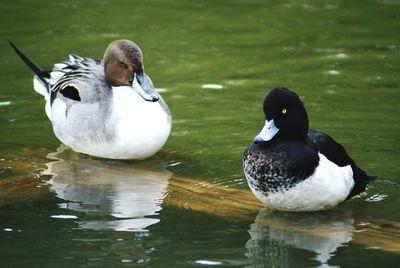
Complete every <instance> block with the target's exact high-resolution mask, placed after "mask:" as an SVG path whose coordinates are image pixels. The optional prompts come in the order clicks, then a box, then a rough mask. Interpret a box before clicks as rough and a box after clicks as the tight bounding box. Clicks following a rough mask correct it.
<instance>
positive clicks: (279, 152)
mask: <svg viewBox="0 0 400 268" xmlns="http://www.w3.org/2000/svg"><path fill="white" fill-rule="evenodd" d="M263 109H264V114H265V125H264V127H263V129H262V130H261V132H260V133H259V134H258V135H257V136H256V137H255V139H254V141H253V142H252V143H251V144H250V145H249V147H248V148H247V149H246V151H245V153H244V157H243V169H244V174H245V176H246V178H247V182H248V184H249V187H250V189H251V190H252V192H253V193H254V195H255V196H256V197H257V198H258V199H259V200H260V201H261V202H263V203H265V204H266V205H267V206H269V207H270V208H272V209H276V210H283V211H318V210H325V209H329V208H332V207H334V206H336V205H338V204H339V203H340V202H343V201H345V200H347V199H349V198H351V197H352V196H354V195H357V194H359V193H361V192H363V191H364V190H365V187H366V185H367V184H368V183H369V182H370V181H371V180H372V179H373V178H374V177H372V176H368V175H367V174H366V173H365V172H364V171H363V170H362V169H360V168H359V167H357V165H356V164H355V163H354V161H353V160H352V159H351V158H350V156H349V155H348V154H347V152H346V150H345V149H344V147H343V146H342V145H340V144H339V143H337V142H336V141H335V140H333V139H332V138H331V137H330V136H328V135H326V134H324V133H321V132H318V131H314V130H309V129H308V116H307V112H306V109H305V108H304V105H303V103H302V101H301V100H300V98H299V97H298V96H297V95H296V93H294V92H292V91H290V90H289V89H287V88H274V89H272V90H271V91H270V92H269V93H268V95H267V96H266V97H265V100H264V104H263Z"/></svg>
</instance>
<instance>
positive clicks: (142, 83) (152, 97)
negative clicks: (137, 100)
mask: <svg viewBox="0 0 400 268" xmlns="http://www.w3.org/2000/svg"><path fill="white" fill-rule="evenodd" d="M132 87H133V89H135V90H136V91H137V93H139V95H140V96H141V97H142V98H143V99H144V100H145V101H152V102H155V101H158V100H159V97H158V95H157V94H156V92H155V91H154V88H153V86H152V85H151V83H150V82H149V81H146V80H145V77H144V74H137V73H135V74H134V75H133V81H132Z"/></svg>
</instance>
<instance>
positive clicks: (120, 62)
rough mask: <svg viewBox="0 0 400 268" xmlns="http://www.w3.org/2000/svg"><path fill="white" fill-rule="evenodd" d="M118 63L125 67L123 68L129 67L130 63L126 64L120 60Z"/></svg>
mask: <svg viewBox="0 0 400 268" xmlns="http://www.w3.org/2000/svg"><path fill="white" fill-rule="evenodd" d="M118 64H119V65H120V66H121V67H123V68H125V69H128V65H126V64H125V63H123V62H122V61H119V62H118Z"/></svg>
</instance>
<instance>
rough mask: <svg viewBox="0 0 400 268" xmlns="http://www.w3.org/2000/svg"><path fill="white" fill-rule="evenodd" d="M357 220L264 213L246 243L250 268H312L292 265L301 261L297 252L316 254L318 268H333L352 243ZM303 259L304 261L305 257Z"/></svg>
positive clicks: (340, 216)
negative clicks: (333, 261) (338, 253)
mask: <svg viewBox="0 0 400 268" xmlns="http://www.w3.org/2000/svg"><path fill="white" fill-rule="evenodd" d="M353 232H354V219H353V217H352V216H351V215H348V214H334V213H333V212H322V213H321V212H318V213H284V212H277V211H270V210H267V209H263V210H261V211H260V212H259V214H258V215H257V217H256V219H255V221H254V223H253V224H251V225H250V230H249V233H250V240H249V241H248V242H247V243H246V249H247V253H246V255H247V257H248V258H250V259H251V260H252V263H253V264H254V265H250V266H249V267H258V265H259V264H263V265H266V266H263V267H292V266H300V267H301V266H310V265H309V263H308V264H305V265H302V264H299V263H291V262H293V261H295V260H298V259H299V258H296V257H295V256H292V254H298V253H297V252H296V251H295V250H291V249H293V248H297V249H302V250H307V251H310V252H312V253H315V254H316V256H315V258H314V260H316V261H317V263H316V266H317V267H331V266H330V265H329V264H328V261H329V260H330V259H331V257H332V256H334V254H335V252H336V251H337V249H338V248H339V247H342V246H345V245H346V244H347V243H348V242H350V241H351V239H352V234H353ZM300 259H304V256H303V257H301V258H300Z"/></svg>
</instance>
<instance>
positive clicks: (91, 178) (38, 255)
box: [0, 0, 400, 267]
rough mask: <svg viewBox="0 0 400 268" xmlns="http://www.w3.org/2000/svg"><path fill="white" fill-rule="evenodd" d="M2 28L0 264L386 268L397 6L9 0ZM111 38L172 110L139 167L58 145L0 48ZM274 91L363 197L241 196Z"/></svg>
mask: <svg viewBox="0 0 400 268" xmlns="http://www.w3.org/2000/svg"><path fill="white" fill-rule="evenodd" d="M0 14H1V16H0V25H1V27H0V48H1V49H0V58H1V62H0V70H1V73H0V77H1V79H0V124H1V127H0V264H1V266H2V267H3V266H4V267H26V266H30V267H31V266H33V267H36V266H37V267H53V266H66V267H71V266H73V267H75V266H81V267H93V266H107V267H112V266H140V265H147V266H149V267H188V266H198V267H201V266H217V267H218V266H220V267H221V266H226V267H228V266H237V267H329V266H332V267H334V266H339V267H376V266H378V265H381V266H385V267H395V266H396V265H398V262H399V261H400V257H399V256H400V255H399V253H400V235H399V231H398V230H400V229H399V227H398V222H399V221H400V213H399V210H398V207H399V201H398V200H399V197H400V194H399V189H400V188H399V183H400V178H399V174H400V166H399V165H398V160H399V151H400V146H399V143H398V137H399V134H400V131H399V130H400V106H399V105H398V102H399V100H400V92H399V88H400V78H399V69H400V68H399V66H400V65H399V63H400V36H399V34H398V29H399V28H400V17H399V14H400V3H399V2H398V1H390V0H376V1H373V0H371V1H301V2H299V1H261V0H260V1H255V0H249V1H239V0H237V1H211V0H210V1H204V0H202V1H183V0H181V1H160V0H151V1H141V2H137V1H89V2H81V1H75V0H73V1H67V2H56V1H52V2H50V1H49V2H48V3H45V2H40V3H39V2H38V3H35V2H32V1H26V0H16V1H6V2H4V3H2V4H1V5H0ZM118 38H128V39H132V40H134V41H135V42H137V43H138V44H139V45H140V47H141V48H142V50H143V52H144V58H145V70H146V73H147V74H148V75H149V76H150V77H151V78H152V80H153V82H154V84H155V86H156V87H157V88H158V90H159V91H160V92H161V94H162V95H163V97H164V98H165V100H166V101H167V102H168V105H169V107H170V108H171V110H172V113H173V130H172V133H171V136H170V138H169V140H168V142H167V144H166V145H165V147H164V148H163V150H162V151H161V152H160V153H158V154H157V155H156V156H155V157H153V158H152V159H150V160H148V161H141V162H129V161H128V162H121V161H111V160H99V159H92V158H90V157H87V156H83V155H79V154H76V153H74V152H72V151H70V150H68V149H65V148H64V147H63V146H61V147H60V143H59V142H58V141H57V140H56V139H55V137H54V134H53V133H52V130H51V125H50V123H49V122H48V120H47V118H46V115H45V113H44V103H43V100H42V98H41V96H39V95H37V94H36V93H35V92H34V91H33V90H32V75H31V74H30V73H29V71H28V70H27V69H26V67H25V66H23V64H22V63H21V62H20V61H19V60H18V59H17V58H16V56H15V55H13V52H12V51H11V49H10V48H9V46H8V44H7V40H8V39H10V40H12V41H14V42H15V43H16V44H17V45H18V46H19V47H20V48H21V49H22V50H23V51H24V52H25V53H26V54H28V55H29V56H31V58H32V59H33V60H34V61H35V62H37V63H38V64H39V65H41V66H43V67H45V68H46V67H47V68H48V67H51V66H52V64H53V63H54V62H55V61H59V60H63V59H65V58H66V57H67V54H68V53H77V54H79V55H82V56H89V57H93V58H101V57H102V55H103V53H104V50H105V48H106V46H107V44H108V43H109V42H110V41H111V40H113V39H118ZM273 86H286V87H289V88H291V89H293V90H295V91H296V92H297V93H298V94H299V95H300V96H301V98H302V100H303V101H304V103H305V105H306V108H307V110H308V113H309V117H310V122H311V127H312V128H316V129H319V130H322V131H324V132H326V133H329V134H330V135H331V136H333V137H334V138H335V139H337V140H338V141H339V142H341V143H342V144H343V145H344V146H345V147H346V148H347V149H348V151H349V152H350V154H351V155H352V156H353V158H354V159H355V160H356V161H357V163H358V164H359V165H360V166H361V167H363V168H364V169H365V170H367V171H368V173H370V174H374V175H377V176H378V177H379V178H378V180H377V181H376V182H374V183H373V184H371V185H370V187H369V188H368V190H367V192H366V193H365V194H363V195H362V196H360V197H357V198H354V199H352V200H351V201H349V202H346V203H345V204H343V205H341V206H340V207H339V208H336V209H334V210H332V211H328V212H324V213H307V214H287V213H277V212H271V211H268V210H265V209H262V206H261V205H259V204H258V203H257V202H256V201H254V200H252V199H251V195H248V191H247V185H246V182H245V179H244V176H243V174H242V167H241V157H242V153H243V151H244V149H245V148H246V146H247V145H248V144H249V142H250V141H251V140H252V139H253V137H254V136H255V134H256V133H257V132H258V131H259V129H260V128H261V126H262V124H263V114H262V111H261V102H262V99H263V97H264V96H265V94H266V92H267V91H268V90H269V89H270V88H271V87H273ZM232 189H239V190H238V192H234V191H233V190H232ZM225 197H226V198H225Z"/></svg>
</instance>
